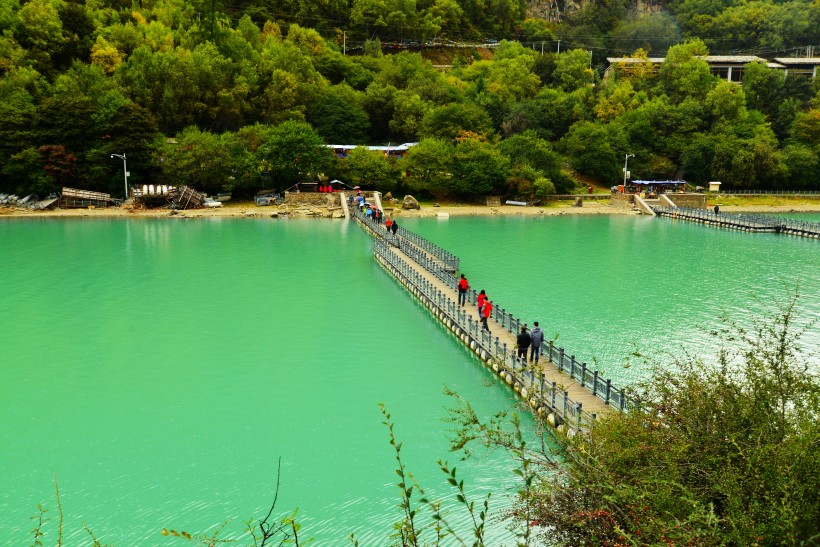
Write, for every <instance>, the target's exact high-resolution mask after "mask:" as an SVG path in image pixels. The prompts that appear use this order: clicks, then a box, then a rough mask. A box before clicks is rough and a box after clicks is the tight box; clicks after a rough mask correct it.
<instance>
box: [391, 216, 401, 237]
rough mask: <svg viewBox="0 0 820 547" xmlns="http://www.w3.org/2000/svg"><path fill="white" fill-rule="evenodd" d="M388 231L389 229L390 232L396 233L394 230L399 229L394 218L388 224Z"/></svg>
mask: <svg viewBox="0 0 820 547" xmlns="http://www.w3.org/2000/svg"><path fill="white" fill-rule="evenodd" d="M390 231H391V232H393V235H396V232H398V231H399V223H398V222H396V221H395V220H394V221H393V223H392V224H391V225H390Z"/></svg>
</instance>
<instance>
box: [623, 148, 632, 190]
mask: <svg viewBox="0 0 820 547" xmlns="http://www.w3.org/2000/svg"><path fill="white" fill-rule="evenodd" d="M634 157H635V154H626V157H625V158H624V194H626V177H628V176H629V171H627V165H628V164H629V158H634ZM629 178H632V177H629Z"/></svg>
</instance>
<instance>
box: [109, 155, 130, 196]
mask: <svg viewBox="0 0 820 547" xmlns="http://www.w3.org/2000/svg"><path fill="white" fill-rule="evenodd" d="M114 158H120V159H121V160H122V176H123V179H124V180H125V197H124V198H122V199H123V201H125V200H126V199H128V165H127V164H126V162H125V154H124V153H123V154H111V159H114Z"/></svg>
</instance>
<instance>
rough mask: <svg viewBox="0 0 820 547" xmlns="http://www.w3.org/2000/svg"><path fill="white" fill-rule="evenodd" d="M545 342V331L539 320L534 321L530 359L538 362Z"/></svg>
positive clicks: (531, 333) (531, 332)
mask: <svg viewBox="0 0 820 547" xmlns="http://www.w3.org/2000/svg"><path fill="white" fill-rule="evenodd" d="M543 343H544V331H542V330H541V327H539V326H538V321H536V322H535V323H533V327H532V331H530V361H532V362H534V363H538V357H540V355H541V344H543Z"/></svg>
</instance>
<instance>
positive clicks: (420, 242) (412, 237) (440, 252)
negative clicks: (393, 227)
mask: <svg viewBox="0 0 820 547" xmlns="http://www.w3.org/2000/svg"><path fill="white" fill-rule="evenodd" d="M396 233H397V234H398V235H399V236H401V237H402V238H404V239H406V240H407V241H410V242H411V243H413V244H414V245H417V246H418V247H419V248H421V249H423V250H424V251H426V252H427V253H429V254H431V255H433V256H435V257H437V258H439V259H440V260H442V261H443V262H444V264H445V265H446V266H447V268H448V269H449V270H451V271H456V270H458V267H459V263H460V260H459V258H458V257H457V256H456V255H454V254H453V253H451V252H449V251H446V250H444V249H442V248H441V247H439V246H438V245H436V244H435V243H433V242H431V241H428V240H427V239H424V238H423V237H421V236H420V235H418V234H417V233H415V232H411V231H410V230H408V229H406V228H404V227H403V226H399V229H398V231H397V232H396Z"/></svg>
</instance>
